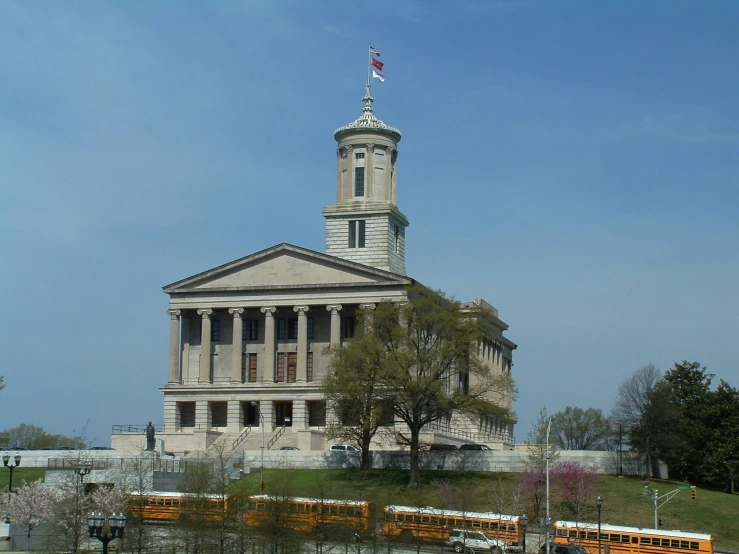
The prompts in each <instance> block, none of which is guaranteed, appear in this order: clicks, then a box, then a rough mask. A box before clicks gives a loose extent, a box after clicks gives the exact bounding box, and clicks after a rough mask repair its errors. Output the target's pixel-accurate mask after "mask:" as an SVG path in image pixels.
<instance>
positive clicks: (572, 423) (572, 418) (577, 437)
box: [551, 406, 610, 450]
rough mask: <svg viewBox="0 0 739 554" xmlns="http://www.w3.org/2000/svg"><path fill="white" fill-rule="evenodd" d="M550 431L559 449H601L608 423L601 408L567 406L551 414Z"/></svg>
mask: <svg viewBox="0 0 739 554" xmlns="http://www.w3.org/2000/svg"><path fill="white" fill-rule="evenodd" d="M551 432H552V436H553V437H554V442H555V444H556V446H557V448H559V449H560V450H603V449H604V448H605V446H606V444H607V442H608V435H609V433H610V424H609V420H608V418H606V417H605V416H604V415H603V411H602V410H599V409H596V408H587V409H585V410H583V409H582V408H577V407H572V406H567V407H566V408H565V409H564V410H561V411H559V412H557V413H556V414H554V415H553V416H552V431H551Z"/></svg>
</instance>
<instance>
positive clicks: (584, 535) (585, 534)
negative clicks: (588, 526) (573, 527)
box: [578, 531, 587, 541]
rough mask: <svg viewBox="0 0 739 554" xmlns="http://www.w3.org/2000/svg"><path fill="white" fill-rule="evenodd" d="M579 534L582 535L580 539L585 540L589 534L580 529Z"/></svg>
mask: <svg viewBox="0 0 739 554" xmlns="http://www.w3.org/2000/svg"><path fill="white" fill-rule="evenodd" d="M578 536H579V537H580V540H583V541H584V540H585V537H586V536H587V533H586V532H585V531H580V532H579V533H578Z"/></svg>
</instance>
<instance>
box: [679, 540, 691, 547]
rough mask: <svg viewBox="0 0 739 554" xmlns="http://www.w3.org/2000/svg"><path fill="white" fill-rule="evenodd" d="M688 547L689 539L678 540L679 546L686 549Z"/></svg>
mask: <svg viewBox="0 0 739 554" xmlns="http://www.w3.org/2000/svg"><path fill="white" fill-rule="evenodd" d="M689 547H690V542H689V541H680V548H685V549H688V548H689Z"/></svg>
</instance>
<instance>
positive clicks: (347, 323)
mask: <svg viewBox="0 0 739 554" xmlns="http://www.w3.org/2000/svg"><path fill="white" fill-rule="evenodd" d="M342 323H343V325H342V326H341V336H342V338H345V339H350V338H352V337H354V318H353V317H351V316H346V317H344V320H343V322H342Z"/></svg>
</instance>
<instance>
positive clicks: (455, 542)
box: [444, 529, 508, 554]
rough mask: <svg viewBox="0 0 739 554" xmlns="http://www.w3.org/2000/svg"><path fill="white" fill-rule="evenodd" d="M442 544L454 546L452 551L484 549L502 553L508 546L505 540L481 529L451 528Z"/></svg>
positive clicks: (496, 553)
mask: <svg viewBox="0 0 739 554" xmlns="http://www.w3.org/2000/svg"><path fill="white" fill-rule="evenodd" d="M444 544H446V545H447V546H451V547H452V548H454V552H469V551H475V552H480V551H483V550H485V551H490V552H493V553H495V554H502V553H503V552H505V550H506V548H507V547H508V543H507V542H505V541H503V540H500V539H495V538H493V537H491V536H490V535H488V534H487V533H483V532H482V531H465V530H462V529H453V530H452V532H451V533H450V534H449V538H448V539H447V540H445V541H444Z"/></svg>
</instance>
